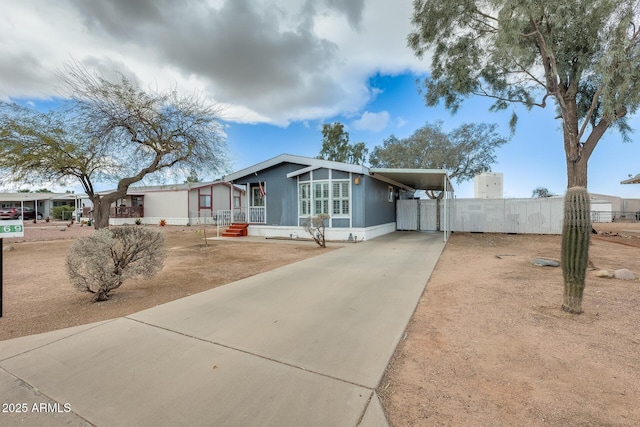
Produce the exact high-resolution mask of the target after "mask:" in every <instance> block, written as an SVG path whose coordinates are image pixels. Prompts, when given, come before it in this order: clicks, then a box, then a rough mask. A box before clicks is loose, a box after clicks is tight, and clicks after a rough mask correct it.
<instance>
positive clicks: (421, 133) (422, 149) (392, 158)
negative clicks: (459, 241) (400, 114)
mask: <svg viewBox="0 0 640 427" xmlns="http://www.w3.org/2000/svg"><path fill="white" fill-rule="evenodd" d="M496 127H497V126H496V125H495V124H486V123H476V124H463V125H461V126H459V127H457V128H456V129H454V130H452V131H451V132H448V133H446V132H445V131H444V130H442V123H441V122H437V123H427V124H425V125H424V126H423V127H421V128H419V129H417V130H416V131H415V132H413V134H411V135H410V136H408V137H407V138H402V139H398V138H396V137H395V136H394V135H392V136H390V137H389V138H387V139H385V140H384V142H383V143H382V146H376V147H374V149H373V151H372V152H371V156H369V162H370V163H371V166H373V167H379V168H409V169H444V170H445V171H447V174H448V175H449V178H451V179H455V180H456V182H464V181H468V180H470V179H472V178H473V177H474V176H476V175H478V174H480V173H482V172H487V171H490V170H491V165H492V164H493V163H495V162H496V156H495V150H496V148H498V147H500V146H502V145H503V144H505V143H506V142H507V139H506V138H503V137H501V136H500V135H499V134H498V133H497V132H496ZM426 194H427V196H428V197H429V198H431V199H437V200H440V199H442V198H443V197H444V191H432V190H427V191H426ZM437 209H438V210H437V215H436V218H437V221H438V226H439V223H440V222H439V219H440V204H438V205H437Z"/></svg>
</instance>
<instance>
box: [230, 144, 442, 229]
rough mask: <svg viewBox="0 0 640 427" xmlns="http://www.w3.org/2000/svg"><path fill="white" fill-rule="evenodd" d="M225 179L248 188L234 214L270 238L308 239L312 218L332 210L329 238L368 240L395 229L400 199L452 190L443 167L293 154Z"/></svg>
mask: <svg viewBox="0 0 640 427" xmlns="http://www.w3.org/2000/svg"><path fill="white" fill-rule="evenodd" d="M224 181H226V182H228V183H229V184H234V185H240V186H243V187H244V188H245V189H246V193H245V195H244V197H245V200H244V202H243V205H242V208H241V209H239V210H236V211H235V212H234V214H233V218H234V219H235V220H236V221H238V220H239V221H244V222H247V223H248V224H249V227H248V234H249V235H253V236H265V237H292V236H298V237H306V236H305V234H306V232H305V231H304V224H305V223H306V222H307V221H308V220H309V218H310V217H312V216H316V215H318V214H327V215H329V218H328V220H327V221H326V231H325V235H326V238H327V239H328V240H356V239H357V240H367V239H371V238H374V237H377V236H380V235H383V234H386V233H391V232H393V231H396V229H397V227H396V225H397V216H398V215H399V213H398V210H397V208H398V203H397V202H398V200H401V199H411V198H413V195H414V193H415V191H416V190H418V189H421V190H436V191H438V190H439V191H446V193H447V194H449V195H450V194H451V193H452V192H453V187H452V186H451V182H450V181H449V177H448V176H447V173H446V172H445V171H444V170H440V169H386V168H368V167H365V166H360V165H352V164H347V163H341V162H334V161H329V160H321V159H316V158H309V157H302V156H294V155H290V154H282V155H279V156H277V157H274V158H272V159H269V160H266V161H264V162H261V163H258V164H256V165H253V166H250V167H248V168H245V169H242V170H240V171H237V172H234V173H232V174H230V175H227V176H225V177H224ZM412 206H415V208H413V207H412V209H417V205H412ZM400 215H402V213H400Z"/></svg>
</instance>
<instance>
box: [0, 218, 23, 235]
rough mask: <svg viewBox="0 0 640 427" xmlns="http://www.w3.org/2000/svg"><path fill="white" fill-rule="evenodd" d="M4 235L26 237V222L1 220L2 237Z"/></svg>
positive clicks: (0, 231)
mask: <svg viewBox="0 0 640 427" xmlns="http://www.w3.org/2000/svg"><path fill="white" fill-rule="evenodd" d="M4 237H24V224H23V223H22V221H2V222H0V239H1V238H4Z"/></svg>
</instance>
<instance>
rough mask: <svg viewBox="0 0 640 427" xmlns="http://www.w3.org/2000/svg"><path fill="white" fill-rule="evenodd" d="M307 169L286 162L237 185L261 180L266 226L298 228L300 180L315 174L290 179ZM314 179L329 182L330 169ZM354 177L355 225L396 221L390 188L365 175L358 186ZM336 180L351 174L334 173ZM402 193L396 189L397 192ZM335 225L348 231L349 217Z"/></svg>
mask: <svg viewBox="0 0 640 427" xmlns="http://www.w3.org/2000/svg"><path fill="white" fill-rule="evenodd" d="M305 167H307V166H306V165H299V164H292V163H282V164H279V165H277V166H274V167H271V168H268V169H265V170H262V171H260V172H258V175H257V176H256V175H253V174H252V175H247V176H244V177H240V178H237V179H236V180H235V181H234V183H235V184H241V185H246V186H247V190H249V185H250V184H257V183H258V181H260V182H262V183H266V185H265V190H266V193H267V197H266V213H267V217H266V224H268V225H281V226H297V225H298V181H308V180H309V179H310V176H311V174H309V173H305V174H302V175H300V176H299V177H294V178H287V177H286V175H287V174H288V173H290V172H295V171H297V170H299V169H302V168H305ZM312 175H313V180H314V181H318V180H326V179H329V170H328V169H324V168H320V169H317V170H314V171H313V172H312ZM355 176H356V175H353V176H352V180H351V205H350V209H351V226H352V227H359V228H362V227H372V226H376V225H382V224H388V223H392V222H395V221H396V203H395V198H394V199H393V201H392V202H389V200H388V196H389V190H388V188H389V185H388V184H387V183H385V182H382V181H378V180H377V179H373V178H371V177H369V176H366V175H365V176H361V182H360V184H358V185H356V184H355V183H354V180H353V178H355ZM331 178H332V179H348V178H349V173H348V172H343V171H336V170H333V171H332V172H331ZM395 190H398V189H397V188H396V187H394V191H395ZM332 226H333V227H335V228H348V227H349V219H348V218H333V219H332Z"/></svg>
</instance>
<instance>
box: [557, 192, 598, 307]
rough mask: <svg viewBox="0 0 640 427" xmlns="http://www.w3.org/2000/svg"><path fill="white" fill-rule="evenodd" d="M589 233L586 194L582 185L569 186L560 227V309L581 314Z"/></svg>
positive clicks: (589, 225)
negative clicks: (562, 280) (561, 288)
mask: <svg viewBox="0 0 640 427" xmlns="http://www.w3.org/2000/svg"><path fill="white" fill-rule="evenodd" d="M590 234H591V219H590V212H589V193H588V192H587V189H586V188H585V187H573V188H569V189H568V190H567V194H566V196H565V200H564V223H563V226H562V274H563V277H564V298H563V303H562V310H564V311H567V312H569V313H575V314H580V313H582V294H583V291H584V285H585V275H586V270H587V263H588V260H589V236H590Z"/></svg>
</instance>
